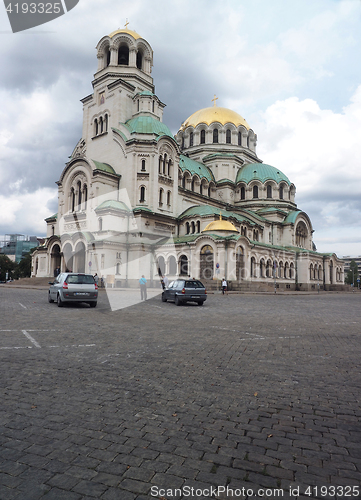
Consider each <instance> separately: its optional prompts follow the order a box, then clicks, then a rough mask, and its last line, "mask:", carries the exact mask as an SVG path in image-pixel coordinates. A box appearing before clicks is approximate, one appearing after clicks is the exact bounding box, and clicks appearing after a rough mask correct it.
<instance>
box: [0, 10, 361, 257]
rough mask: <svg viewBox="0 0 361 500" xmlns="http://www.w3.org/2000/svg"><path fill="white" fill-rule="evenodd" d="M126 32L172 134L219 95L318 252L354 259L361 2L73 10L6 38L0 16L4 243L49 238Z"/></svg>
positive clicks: (359, 195)
mask: <svg viewBox="0 0 361 500" xmlns="http://www.w3.org/2000/svg"><path fill="white" fill-rule="evenodd" d="M126 19H128V20H129V23H130V24H129V28H130V29H133V30H135V31H137V32H138V33H139V34H140V35H141V36H142V37H143V38H145V39H146V40H147V41H148V42H149V43H150V44H151V46H152V48H153V51H154V67H153V77H154V82H155V86H156V93H157V95H158V97H159V98H160V99H161V100H162V101H163V102H164V103H166V104H167V107H166V109H165V113H164V122H165V123H166V124H167V125H168V126H169V127H170V128H171V130H172V131H173V132H174V133H176V131H177V130H178V128H179V127H180V125H181V123H182V122H183V121H184V120H185V119H186V118H187V117H188V116H189V115H191V114H192V113H193V112H195V111H197V110H198V109H201V108H204V107H208V106H211V105H212V102H211V99H212V98H213V95H214V94H216V95H217V97H218V101H217V104H218V105H219V106H223V107H228V108H231V109H233V110H235V111H237V112H238V113H239V114H241V115H242V116H243V117H244V118H245V119H246V120H247V122H248V123H249V124H250V125H251V127H252V128H253V130H254V131H255V132H256V133H257V135H258V147H257V153H258V156H259V157H260V158H261V159H262V160H263V161H264V162H265V163H268V164H270V165H273V166H277V167H278V168H279V169H281V170H282V171H283V172H284V173H285V174H286V175H287V176H288V177H289V178H290V179H291V181H292V182H293V183H294V184H295V185H296V188H297V193H296V202H297V205H298V207H299V208H301V209H302V210H304V211H305V212H306V213H308V215H309V216H310V217H311V220H312V223H313V228H314V230H315V233H314V241H315V244H316V246H317V249H318V250H319V251H321V252H336V253H337V254H338V255H339V256H344V255H353V256H356V255H361V65H360V62H359V61H360V48H361V1H360V0H312V1H308V2H305V0H292V1H289V0H272V1H270V0H252V1H251V2H250V1H248V0H247V1H246V0H223V2H218V1H216V0H192V1H190V0H158V1H157V2H150V1H149V0H133V2H129V1H123V0H117V1H116V2H114V1H112V0H80V2H79V4H78V5H77V6H76V7H75V8H74V9H73V10H71V11H70V12H69V13H67V14H66V15H64V16H62V17H59V18H58V19H56V20H54V21H52V22H50V23H47V24H44V25H42V26H39V27H37V28H33V29H29V30H27V31H24V32H19V33H16V34H13V33H12V32H11V28H10V23H9V21H8V18H7V15H6V12H5V8H4V7H3V6H2V5H0V37H1V38H0V40H1V43H0V67H1V72H0V103H1V105H0V235H2V234H5V233H21V234H28V235H33V234H36V235H38V236H42V235H44V234H45V223H44V221H43V220H44V218H46V217H48V216H50V215H52V214H53V213H55V212H56V211H57V189H56V185H55V181H56V180H58V179H59V176H60V174H61V171H62V169H63V168H64V164H65V162H66V161H67V159H68V156H69V155H70V154H71V153H72V150H73V148H74V146H75V145H76V143H77V142H78V140H79V139H80V137H81V127H82V105H81V103H80V102H79V101H80V99H81V98H83V97H85V96H87V95H89V94H90V93H91V92H92V86H91V81H92V79H93V75H94V73H95V71H96V69H97V58H96V51H95V46H96V44H97V42H98V41H99V40H100V38H102V36H104V35H105V34H109V33H111V32H112V31H114V30H115V29H118V28H123V27H124V24H125V22H126Z"/></svg>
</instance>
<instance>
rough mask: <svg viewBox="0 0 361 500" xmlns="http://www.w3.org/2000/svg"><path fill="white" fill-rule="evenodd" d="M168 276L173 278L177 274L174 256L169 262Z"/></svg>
mask: <svg viewBox="0 0 361 500" xmlns="http://www.w3.org/2000/svg"><path fill="white" fill-rule="evenodd" d="M168 274H170V275H171V276H175V275H176V274H177V261H176V258H175V257H174V256H173V255H171V256H170V257H169V260H168Z"/></svg>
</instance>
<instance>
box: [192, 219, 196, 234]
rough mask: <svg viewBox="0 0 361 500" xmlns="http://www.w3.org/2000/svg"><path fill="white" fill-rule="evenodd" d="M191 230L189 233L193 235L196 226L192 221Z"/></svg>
mask: <svg viewBox="0 0 361 500" xmlns="http://www.w3.org/2000/svg"><path fill="white" fill-rule="evenodd" d="M191 228H192V231H191V233H192V234H194V233H195V232H196V225H195V224H194V221H193V220H192V222H191Z"/></svg>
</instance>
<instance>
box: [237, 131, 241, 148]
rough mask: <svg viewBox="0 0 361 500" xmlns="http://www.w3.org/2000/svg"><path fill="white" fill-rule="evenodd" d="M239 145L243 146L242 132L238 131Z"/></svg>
mask: <svg viewBox="0 0 361 500" xmlns="http://www.w3.org/2000/svg"><path fill="white" fill-rule="evenodd" d="M238 146H242V132H238Z"/></svg>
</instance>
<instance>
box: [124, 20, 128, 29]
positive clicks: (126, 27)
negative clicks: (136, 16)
mask: <svg viewBox="0 0 361 500" xmlns="http://www.w3.org/2000/svg"><path fill="white" fill-rule="evenodd" d="M128 24H129V22H128V19H127V21H126V23H125V24H124V27H125V29H126V30H127V29H128Z"/></svg>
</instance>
